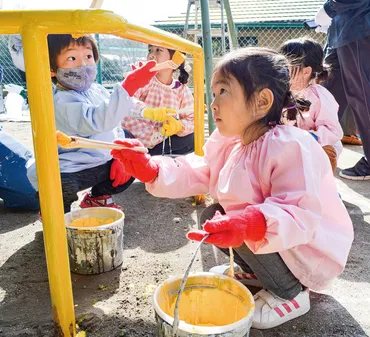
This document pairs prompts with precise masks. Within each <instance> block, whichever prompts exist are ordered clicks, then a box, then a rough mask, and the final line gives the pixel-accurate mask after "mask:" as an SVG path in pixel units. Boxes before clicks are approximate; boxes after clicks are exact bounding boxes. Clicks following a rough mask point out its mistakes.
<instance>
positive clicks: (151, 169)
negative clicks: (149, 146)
mask: <svg viewBox="0 0 370 337" xmlns="http://www.w3.org/2000/svg"><path fill="white" fill-rule="evenodd" d="M114 142H115V143H116V144H121V145H124V146H127V147H134V146H144V145H143V144H142V143H141V142H140V141H139V140H138V139H125V140H115V141H114ZM111 154H112V156H113V158H114V159H118V160H119V161H120V162H121V163H122V164H123V166H124V167H125V171H126V172H127V173H129V174H130V175H132V176H133V177H135V178H137V179H139V180H140V181H142V182H143V183H147V182H149V181H152V180H153V179H155V178H156V177H157V176H158V170H159V167H158V165H157V164H156V163H155V162H153V161H152V160H150V159H151V158H152V157H151V156H150V154H146V153H141V152H135V151H132V150H112V151H111Z"/></svg>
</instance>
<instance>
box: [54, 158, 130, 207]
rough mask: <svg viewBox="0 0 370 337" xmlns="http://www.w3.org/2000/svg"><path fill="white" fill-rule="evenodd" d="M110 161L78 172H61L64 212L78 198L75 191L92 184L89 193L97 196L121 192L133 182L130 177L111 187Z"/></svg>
mask: <svg viewBox="0 0 370 337" xmlns="http://www.w3.org/2000/svg"><path fill="white" fill-rule="evenodd" d="M112 162H113V160H110V161H109V162H107V163H105V164H104V165H100V166H97V167H93V168H90V169H86V170H83V171H79V172H74V173H62V174H61V178H62V192H63V204H64V213H67V212H69V211H70V209H71V204H72V202H74V201H76V200H77V199H78V198H77V192H79V191H82V190H84V189H86V188H89V187H91V186H92V188H91V195H92V196H93V197H99V196H102V195H104V194H117V193H121V192H123V191H124V190H126V189H127V188H128V187H129V186H130V185H131V184H132V183H133V181H134V180H135V178H133V177H131V178H130V180H129V181H127V182H126V183H125V184H123V185H119V186H117V187H113V186H112V183H113V181H112V180H111V179H110V168H111V165H112Z"/></svg>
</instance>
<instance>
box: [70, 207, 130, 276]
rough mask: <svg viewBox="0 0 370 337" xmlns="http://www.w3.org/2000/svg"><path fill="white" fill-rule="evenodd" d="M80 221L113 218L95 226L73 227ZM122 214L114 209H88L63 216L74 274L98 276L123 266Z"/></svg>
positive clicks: (71, 267)
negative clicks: (74, 223)
mask: <svg viewBox="0 0 370 337" xmlns="http://www.w3.org/2000/svg"><path fill="white" fill-rule="evenodd" d="M80 218H99V219H113V220H114V222H113V223H110V224H108V225H103V226H98V227H73V226H70V224H71V223H72V222H73V221H74V220H76V219H80ZM124 218H125V216H124V214H123V212H122V211H120V210H118V209H115V208H106V207H91V208H85V209H79V210H76V211H72V212H69V213H67V214H65V215H64V220H65V224H66V228H67V239H68V252H69V264H70V269H71V271H72V272H73V273H76V274H100V273H104V272H107V271H110V270H112V269H115V268H117V267H118V266H120V265H121V264H122V253H123V226H124Z"/></svg>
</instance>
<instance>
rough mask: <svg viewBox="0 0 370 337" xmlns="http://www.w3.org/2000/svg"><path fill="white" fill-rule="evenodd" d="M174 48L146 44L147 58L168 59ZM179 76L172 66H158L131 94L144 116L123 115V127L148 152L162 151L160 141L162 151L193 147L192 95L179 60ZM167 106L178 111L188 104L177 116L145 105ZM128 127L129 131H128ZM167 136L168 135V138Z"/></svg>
mask: <svg viewBox="0 0 370 337" xmlns="http://www.w3.org/2000/svg"><path fill="white" fill-rule="evenodd" d="M174 53H175V51H174V50H171V49H166V48H163V47H159V46H153V45H149V46H148V56H147V59H148V60H155V61H156V62H157V63H162V62H165V61H168V60H171V58H172V56H173V54H174ZM178 70H179V78H178V80H175V79H174V78H173V73H174V70H173V69H162V70H159V71H158V72H157V74H156V76H154V77H153V78H152V80H151V81H150V83H149V84H148V85H146V86H145V87H143V88H140V89H139V90H138V91H136V93H135V95H134V97H136V98H137V99H138V100H139V101H137V106H136V108H137V109H138V110H143V113H142V115H143V117H144V118H136V117H125V118H124V119H123V121H122V127H123V128H124V129H125V133H126V134H128V135H129V136H130V137H131V136H133V137H135V138H137V139H139V140H140V141H141V142H142V143H143V144H144V145H145V146H146V147H147V148H148V149H149V153H150V154H151V155H159V154H162V150H163V142H165V148H164V150H165V153H170V151H171V152H172V154H185V153H189V152H192V151H194V111H193V106H194V98H193V95H192V93H191V91H190V89H189V88H188V86H187V85H186V83H187V81H188V78H189V74H188V73H187V71H186V70H185V65H184V63H182V64H181V65H180V66H179V68H178ZM161 107H166V108H170V109H174V110H175V111H178V110H179V109H183V108H189V109H188V111H186V112H183V113H181V112H180V113H179V114H178V118H176V116H170V117H168V116H166V114H162V115H161V114H158V113H154V114H153V113H152V112H151V109H148V108H161ZM127 131H128V132H127ZM169 137H170V139H169Z"/></svg>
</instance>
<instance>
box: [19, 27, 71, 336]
mask: <svg viewBox="0 0 370 337" xmlns="http://www.w3.org/2000/svg"><path fill="white" fill-rule="evenodd" d="M21 34H22V40H23V47H24V59H25V68H26V73H27V88H28V98H29V103H30V107H31V112H32V113H31V122H32V136H33V143H34V148H35V154H36V160H37V162H36V163H37V177H38V183H39V195H40V203H41V210H42V222H43V233H44V244H45V252H46V261H47V267H48V275H49V287H50V294H51V304H52V308H53V320H54V325H55V328H56V331H57V332H58V336H59V335H60V336H75V334H76V331H75V330H76V328H75V318H74V307H73V296H72V285H71V277H70V271H69V260H68V247H67V239H66V237H67V234H66V228H65V224H64V212H63V200H62V190H61V181H60V174H59V161H58V153H57V148H58V146H57V140H56V136H55V132H56V130H55V120H54V113H53V111H54V106H53V101H52V89H51V84H50V66H49V57H48V47H47V42H46V33H45V31H41V30H39V29H35V28H34V27H30V26H29V25H24V26H23V27H22V31H21Z"/></svg>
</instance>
